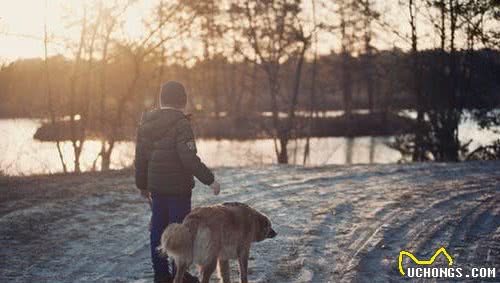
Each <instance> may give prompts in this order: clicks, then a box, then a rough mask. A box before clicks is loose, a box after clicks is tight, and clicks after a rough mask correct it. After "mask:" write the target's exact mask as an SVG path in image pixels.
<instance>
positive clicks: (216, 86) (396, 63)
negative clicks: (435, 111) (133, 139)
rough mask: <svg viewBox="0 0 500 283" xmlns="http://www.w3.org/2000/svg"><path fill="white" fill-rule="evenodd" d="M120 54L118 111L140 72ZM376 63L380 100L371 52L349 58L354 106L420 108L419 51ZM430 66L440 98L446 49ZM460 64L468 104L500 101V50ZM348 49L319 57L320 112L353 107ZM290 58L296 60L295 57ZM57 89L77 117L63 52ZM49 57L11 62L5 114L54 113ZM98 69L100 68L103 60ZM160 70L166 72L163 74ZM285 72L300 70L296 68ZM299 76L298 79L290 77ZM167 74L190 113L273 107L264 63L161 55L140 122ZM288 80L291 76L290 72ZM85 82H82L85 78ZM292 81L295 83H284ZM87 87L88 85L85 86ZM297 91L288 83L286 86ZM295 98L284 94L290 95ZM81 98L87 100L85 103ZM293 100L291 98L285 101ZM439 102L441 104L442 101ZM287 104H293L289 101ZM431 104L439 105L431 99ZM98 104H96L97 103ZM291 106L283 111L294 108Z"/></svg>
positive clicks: (4, 72)
mask: <svg viewBox="0 0 500 283" xmlns="http://www.w3.org/2000/svg"><path fill="white" fill-rule="evenodd" d="M115 52H116V54H115V56H114V57H113V60H112V61H111V62H110V63H108V65H107V68H106V77H107V81H106V84H107V87H106V96H107V99H108V101H109V102H108V103H109V104H110V105H111V109H110V111H113V107H112V106H113V105H117V104H119V100H120V99H122V94H123V92H126V88H127V85H126V84H125V83H124V82H128V81H129V80H130V79H131V77H132V76H133V75H132V74H133V72H134V70H133V67H132V66H131V65H133V62H130V60H129V58H128V56H126V54H121V52H125V51H123V50H122V49H120V48H119V47H117V48H116V50H115ZM372 56H373V58H372V61H371V62H370V64H373V66H375V71H374V72H373V74H372V76H371V81H370V84H372V85H373V94H372V95H373V99H372V100H373V102H372V105H370V100H369V97H368V94H367V85H366V84H367V80H366V72H365V70H366V68H367V66H366V60H364V58H363V56H359V57H349V69H350V73H351V78H350V80H351V84H352V85H351V86H350V87H351V92H352V106H351V107H352V108H353V109H370V108H373V109H370V110H374V111H388V110H394V109H415V107H416V100H415V95H414V94H413V91H412V89H411V87H412V80H413V78H412V73H413V70H412V68H411V64H412V63H411V60H412V57H411V54H409V53H404V52H402V51H400V50H392V51H381V52H377V53H375V54H373V55H372ZM419 57H420V58H421V63H420V64H421V65H422V68H423V70H422V73H423V75H422V83H421V87H422V90H421V91H422V93H424V95H428V96H436V98H437V97H439V91H440V90H439V88H440V87H441V85H444V81H443V80H442V77H443V76H442V75H443V74H441V73H443V72H446V70H444V71H443V70H442V69H441V68H440V66H441V65H440V62H441V61H442V60H443V54H442V53H441V52H440V50H426V51H421V52H419ZM458 57H459V58H460V59H459V60H458V62H465V60H466V59H465V58H466V57H467V62H468V64H471V65H472V66H473V68H472V69H471V70H473V71H472V72H470V73H466V74H461V76H462V77H460V78H458V79H459V80H460V81H461V82H463V83H460V84H459V88H460V89H459V91H460V92H462V93H464V94H466V95H465V96H463V98H462V99H463V100H464V104H463V105H464V106H465V107H466V108H481V107H482V106H485V105H487V106H488V107H490V106H491V105H492V104H493V105H500V80H499V78H500V52H498V51H493V50H486V49H485V50H479V51H474V52H472V53H468V52H465V51H464V52H460V53H459V55H458ZM342 59H343V58H342V55H340V54H330V55H324V56H321V57H319V58H318V61H317V72H318V74H317V77H316V92H317V95H316V105H315V107H314V108H315V111H326V110H342V109H344V108H345V105H344V97H343V88H342V87H343V82H342V67H343V66H342V64H343V63H342ZM290 61H291V62H290V64H287V63H285V64H284V66H285V69H286V67H287V66H288V65H293V64H294V62H292V61H293V58H292V59H290ZM48 63H49V68H50V76H51V80H50V82H51V92H52V98H53V103H54V108H55V109H57V115H58V116H59V117H64V116H67V115H69V113H70V109H69V107H70V106H71V104H69V103H67V102H66V100H67V99H68V91H69V89H70V84H71V82H70V81H71V74H72V72H73V68H74V62H72V61H71V60H69V59H67V58H64V57H62V56H55V57H50V58H49V59H48ZM44 64H45V62H44V60H43V59H38V58H37V59H22V60H18V61H15V62H12V63H10V64H7V65H4V66H2V67H1V69H0V101H1V103H0V117H2V118H13V117H17V118H19V117H23V118H35V117H45V118H46V117H48V115H49V114H48V108H47V104H48V101H47V99H48V97H47V95H45V93H46V88H47V86H46V79H45V69H44V68H45V65H44ZM94 68H95V69H94V70H93V72H96V73H97V71H99V70H98V69H99V65H96V66H95V67H94ZM160 68H162V70H161V73H162V76H161V77H159V73H160V70H159V69H160ZM311 69H312V62H310V61H305V63H304V71H303V75H302V79H301V80H302V82H301V84H300V92H302V93H304V95H299V96H298V104H297V110H303V111H306V110H308V109H310V105H309V103H310V102H309V95H308V93H309V91H310V88H311V85H310V82H311V78H310V75H311V74H312V72H311ZM283 73H284V74H287V75H289V76H290V77H291V76H292V75H293V67H290V70H289V72H283ZM288 79H290V80H291V78H288ZM166 80H178V81H181V82H183V83H184V84H185V85H186V87H187V89H188V93H189V101H188V111H189V112H199V111H201V112H205V113H211V115H215V116H231V117H233V116H234V117H236V118H238V117H241V116H245V115H254V114H255V113H261V112H268V111H271V110H272V109H271V107H270V101H269V95H268V94H267V92H268V89H269V85H268V81H267V80H266V79H265V75H264V74H263V71H262V69H260V68H256V67H255V65H254V64H252V63H249V62H229V61H228V60H227V59H226V58H224V57H216V58H214V59H212V60H210V61H199V62H197V63H195V64H194V65H193V66H190V67H186V66H181V65H168V66H162V65H158V64H156V61H155V60H149V61H148V62H147V63H146V64H144V66H143V67H142V74H141V76H140V78H139V82H138V87H137V88H136V90H135V92H136V95H134V96H133V99H134V101H133V103H129V104H127V106H128V108H127V110H126V112H127V113H128V114H131V115H130V116H129V117H130V118H131V119H132V120H131V121H129V122H131V123H132V124H135V123H136V122H137V119H138V118H139V116H140V113H141V112H142V111H143V110H145V109H149V108H153V107H155V106H156V104H157V95H158V91H159V86H160V83H161V82H163V81H166ZM283 80H287V76H284V78H283ZM83 83H85V82H81V84H83ZM90 84H91V85H89V86H88V87H89V88H90V89H91V91H90V92H89V95H90V97H91V98H93V97H95V99H91V100H90V103H91V104H96V107H97V104H98V103H99V100H98V99H97V95H96V91H95V90H96V89H97V88H98V84H99V80H91V83H90ZM284 85H285V86H286V85H290V84H284ZM79 87H83V85H82V86H79ZM287 91H291V90H289V89H282V90H281V92H287ZM80 94H81V95H83V92H80ZM288 97H289V96H287V95H283V98H288ZM75 99H76V105H79V107H78V108H79V109H81V108H80V106H83V104H84V103H87V102H84V101H87V99H88V97H78V96H77V97H76V98H75ZM78 101H81V102H80V103H79V102H78ZM285 102H286V101H285ZM437 103H438V102H437V101H436V106H437ZM280 105H285V106H286V103H282V104H280ZM427 106H428V107H431V106H432V105H429V104H428V105H427ZM91 108H92V107H91ZM286 109H287V108H286V107H285V108H284V109H280V110H281V111H283V112H286Z"/></svg>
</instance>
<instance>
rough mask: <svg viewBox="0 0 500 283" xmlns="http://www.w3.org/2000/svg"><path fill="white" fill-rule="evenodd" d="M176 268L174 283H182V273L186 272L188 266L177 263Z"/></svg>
mask: <svg viewBox="0 0 500 283" xmlns="http://www.w3.org/2000/svg"><path fill="white" fill-rule="evenodd" d="M176 262H177V261H176ZM176 267H177V272H176V273H175V279H174V283H182V281H183V280H184V273H185V272H186V269H187V268H188V265H187V264H186V263H184V262H181V261H179V263H178V264H177V266H176Z"/></svg>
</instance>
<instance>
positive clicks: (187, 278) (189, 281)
mask: <svg viewBox="0 0 500 283" xmlns="http://www.w3.org/2000/svg"><path fill="white" fill-rule="evenodd" d="M182 282H183V283H200V280H198V277H195V276H193V275H191V274H189V272H186V273H184V279H183V280H182Z"/></svg>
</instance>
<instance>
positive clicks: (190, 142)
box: [186, 141, 196, 151]
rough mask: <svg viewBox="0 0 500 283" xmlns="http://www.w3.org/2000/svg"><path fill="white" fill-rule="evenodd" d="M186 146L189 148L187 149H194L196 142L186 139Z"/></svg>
mask: <svg viewBox="0 0 500 283" xmlns="http://www.w3.org/2000/svg"><path fill="white" fill-rule="evenodd" d="M186 146H187V147H188V148H189V150H192V151H195V150H196V144H195V143H194V141H188V142H187V143H186Z"/></svg>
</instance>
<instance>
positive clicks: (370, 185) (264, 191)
mask: <svg viewBox="0 0 500 283" xmlns="http://www.w3.org/2000/svg"><path fill="white" fill-rule="evenodd" d="M499 172H500V162H480V163H477V162H475V163H472V162H471V163H462V164H411V165H374V166H327V167H318V168H300V167H288V166H283V167H280V166H270V167H262V168H220V169H218V170H217V175H218V176H219V177H220V180H221V183H222V185H223V188H224V191H223V193H222V195H221V196H219V197H214V196H211V195H210V194H209V192H208V190H207V189H206V188H204V187H203V186H199V185H198V188H197V189H196V190H195V193H194V196H193V202H194V205H195V206H198V205H207V204H214V203H218V202H224V201H241V202H245V203H248V204H250V205H252V206H254V207H256V208H257V209H259V210H261V211H263V212H265V213H267V214H268V215H269V216H270V218H271V219H272V221H273V225H274V227H275V229H276V230H277V231H278V233H279V236H278V237H277V238H276V239H273V240H268V241H264V242H262V243H259V244H256V245H254V247H253V249H252V255H251V261H250V280H251V282H291V283H295V282H297V283H298V282H398V281H401V279H402V278H401V276H400V275H399V273H398V270H397V258H398V255H399V251H400V250H402V249H405V250H409V251H413V252H414V253H415V255H416V256H417V257H421V258H429V257H430V256H431V255H432V254H433V253H434V252H435V251H436V250H437V248H439V247H441V246H445V247H446V248H447V250H448V252H450V254H451V255H452V256H453V257H454V258H455V265H456V266H459V267H465V268H466V267H470V266H471V265H475V266H487V267H497V272H498V271H500V173H499ZM148 209H149V208H148V206H147V205H146V204H145V203H144V202H143V201H142V200H141V199H140V198H139V197H138V196H137V194H136V191H135V190H134V188H133V179H132V177H131V175H130V172H112V173H106V174H100V175H98V174H86V175H83V176H76V177H68V176H55V177H32V178H31V177H28V178H16V179H0V242H1V250H0V282H131V281H132V282H150V281H151V278H152V272H151V270H150V264H149V250H148V249H149V246H148V233H147V224H148V219H149V214H148ZM232 267H233V273H232V275H233V276H232V277H233V278H234V279H233V280H234V281H235V282H238V281H236V280H235V279H236V278H237V269H236V265H235V263H233V266H232ZM498 276H500V275H499V274H497V277H498ZM215 277H216V276H214V279H213V282H218V281H217V280H216V279H215ZM497 280H498V278H497ZM405 281H406V280H405ZM426 282H429V281H426ZM439 282H442V281H439Z"/></svg>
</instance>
